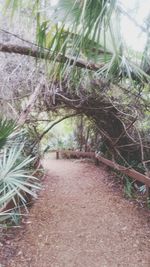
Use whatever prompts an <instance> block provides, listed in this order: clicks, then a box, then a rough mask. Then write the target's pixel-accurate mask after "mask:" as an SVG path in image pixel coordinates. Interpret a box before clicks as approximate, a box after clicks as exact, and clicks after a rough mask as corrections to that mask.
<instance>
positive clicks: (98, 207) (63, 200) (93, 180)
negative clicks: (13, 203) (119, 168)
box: [4, 155, 150, 267]
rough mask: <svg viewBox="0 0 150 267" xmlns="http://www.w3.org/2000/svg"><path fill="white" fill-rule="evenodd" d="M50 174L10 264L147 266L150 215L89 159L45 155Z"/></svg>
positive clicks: (149, 263)
mask: <svg viewBox="0 0 150 267" xmlns="http://www.w3.org/2000/svg"><path fill="white" fill-rule="evenodd" d="M44 167H45V168H46V169H47V170H48V176H47V178H46V180H45V181H44V189H43V190H42V192H41V193H40V197H39V199H38V201H37V202H36V203H35V204H34V206H33V207H32V209H31V211H30V217H29V218H28V222H29V223H28V224H27V225H26V229H25V231H24V232H23V234H22V237H21V238H20V237H19V235H18V237H16V238H15V240H14V241H13V242H14V243H13V246H14V247H15V251H16V252H15V253H14V254H15V255H14V256H13V257H10V260H9V262H8V263H7V265H4V266H9V267H117V266H120V267H125V266H126V267H133V266H134V267H143V266H144V267H150V228H149V225H148V215H145V213H143V211H141V210H139V209H138V208H136V207H135V205H134V204H132V203H130V202H129V201H127V200H125V199H123V198H121V197H120V195H119V193H117V192H114V190H112V188H111V187H110V186H108V185H107V183H108V182H107V181H108V180H107V176H108V175H109V174H108V173H107V172H106V171H105V170H104V168H103V167H99V168H98V167H96V166H94V164H92V163H82V162H78V161H71V160H56V159H55V156H54V155H48V156H47V158H46V159H45V160H44Z"/></svg>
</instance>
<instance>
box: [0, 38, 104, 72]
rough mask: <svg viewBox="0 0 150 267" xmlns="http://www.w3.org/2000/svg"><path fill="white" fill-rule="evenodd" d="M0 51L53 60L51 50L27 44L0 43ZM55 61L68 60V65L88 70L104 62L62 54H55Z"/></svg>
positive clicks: (63, 61)
mask: <svg viewBox="0 0 150 267" xmlns="http://www.w3.org/2000/svg"><path fill="white" fill-rule="evenodd" d="M0 52H4V53H14V54H20V55H25V56H31V57H34V58H40V59H47V60H51V61H53V60H54V56H53V57H52V55H51V51H50V50H47V49H41V48H40V49H38V48H35V47H34V48H33V47H29V46H21V45H14V44H3V43H0ZM55 60H56V61H57V62H60V63H66V62H69V64H70V65H75V66H77V67H80V68H84V69H85V68H86V69H88V70H92V71H98V70H99V69H100V68H102V67H104V64H94V63H91V62H86V61H84V60H82V59H78V60H76V58H75V57H71V58H70V57H67V56H64V55H62V54H58V55H57V59H56V58H55Z"/></svg>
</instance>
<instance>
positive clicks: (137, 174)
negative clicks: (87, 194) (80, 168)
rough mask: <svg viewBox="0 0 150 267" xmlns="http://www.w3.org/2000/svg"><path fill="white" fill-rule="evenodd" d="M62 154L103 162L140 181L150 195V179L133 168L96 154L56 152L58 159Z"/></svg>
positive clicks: (70, 151)
mask: <svg viewBox="0 0 150 267" xmlns="http://www.w3.org/2000/svg"><path fill="white" fill-rule="evenodd" d="M61 154H65V155H67V157H68V158H69V157H70V158H71V157H74V156H75V157H77V158H80V157H83V158H92V159H94V160H95V163H96V164H98V163H99V162H102V163H103V164H105V165H107V166H109V167H111V168H113V169H115V170H117V171H119V172H120V173H123V174H126V175H127V176H129V177H131V178H133V179H134V180H137V181H140V182H142V183H143V184H145V185H146V186H147V191H148V194H149V188H150V178H149V177H148V176H146V175H144V174H142V173H140V172H138V171H136V170H134V169H133V168H126V167H124V166H122V165H119V164H118V163H116V162H113V161H112V160H108V159H106V158H104V157H102V156H101V155H99V154H98V153H95V152H80V151H72V150H62V151H56V158H57V159H59V157H60V155H61Z"/></svg>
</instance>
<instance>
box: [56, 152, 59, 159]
mask: <svg viewBox="0 0 150 267" xmlns="http://www.w3.org/2000/svg"><path fill="white" fill-rule="evenodd" d="M56 159H59V151H58V150H57V151H56Z"/></svg>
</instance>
